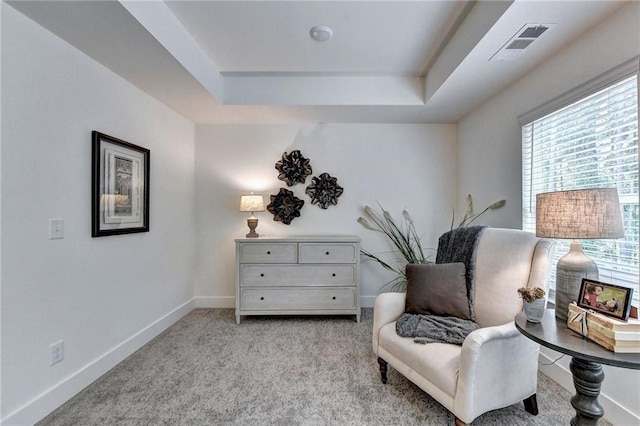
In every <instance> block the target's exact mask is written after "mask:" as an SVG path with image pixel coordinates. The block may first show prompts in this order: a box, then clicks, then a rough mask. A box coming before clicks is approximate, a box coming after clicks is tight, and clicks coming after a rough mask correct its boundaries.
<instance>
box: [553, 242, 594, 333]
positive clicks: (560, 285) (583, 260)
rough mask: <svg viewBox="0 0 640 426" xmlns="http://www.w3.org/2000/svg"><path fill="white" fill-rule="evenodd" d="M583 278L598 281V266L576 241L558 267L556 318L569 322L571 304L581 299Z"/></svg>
mask: <svg viewBox="0 0 640 426" xmlns="http://www.w3.org/2000/svg"><path fill="white" fill-rule="evenodd" d="M583 278H589V279H592V280H598V279H599V274H598V266H597V265H596V263H595V262H594V261H593V260H592V259H591V258H590V257H589V256H587V255H586V254H584V252H583V251H582V244H581V243H580V241H576V240H574V241H573V242H572V243H571V249H570V250H569V253H567V254H566V255H564V257H562V258H561V259H560V260H558V265H557V267H556V318H559V319H561V320H563V321H566V320H567V313H568V311H569V304H570V303H571V302H578V298H579V297H580V286H581V285H582V279H583Z"/></svg>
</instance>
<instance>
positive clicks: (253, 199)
mask: <svg viewBox="0 0 640 426" xmlns="http://www.w3.org/2000/svg"><path fill="white" fill-rule="evenodd" d="M240 211H241V212H251V216H249V219H247V225H249V233H248V234H247V238H258V233H257V232H256V227H257V226H258V218H257V217H256V216H255V215H254V214H253V213H254V212H263V211H264V200H263V198H262V195H255V194H249V195H243V196H242V197H241V198H240Z"/></svg>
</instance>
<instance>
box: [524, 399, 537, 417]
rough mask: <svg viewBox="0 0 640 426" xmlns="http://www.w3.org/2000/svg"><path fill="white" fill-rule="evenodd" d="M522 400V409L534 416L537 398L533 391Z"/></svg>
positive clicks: (535, 414)
mask: <svg viewBox="0 0 640 426" xmlns="http://www.w3.org/2000/svg"><path fill="white" fill-rule="evenodd" d="M522 402H523V403H524V409H525V410H526V411H527V413H531V414H533V415H534V416H537V415H538V398H537V397H536V394H535V393H534V394H533V395H531V396H530V397H529V398H527V399H525V400H523V401H522Z"/></svg>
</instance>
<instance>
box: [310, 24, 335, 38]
mask: <svg viewBox="0 0 640 426" xmlns="http://www.w3.org/2000/svg"><path fill="white" fill-rule="evenodd" d="M309 35H310V36H311V38H312V39H314V40H315V41H327V40H329V39H330V38H331V37H333V30H332V29H331V27H328V26H326V25H316V26H315V27H313V28H311V30H309Z"/></svg>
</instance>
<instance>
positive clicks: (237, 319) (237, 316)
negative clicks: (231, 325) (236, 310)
mask: <svg viewBox="0 0 640 426" xmlns="http://www.w3.org/2000/svg"><path fill="white" fill-rule="evenodd" d="M236 324H238V325H240V315H236Z"/></svg>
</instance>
